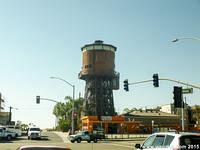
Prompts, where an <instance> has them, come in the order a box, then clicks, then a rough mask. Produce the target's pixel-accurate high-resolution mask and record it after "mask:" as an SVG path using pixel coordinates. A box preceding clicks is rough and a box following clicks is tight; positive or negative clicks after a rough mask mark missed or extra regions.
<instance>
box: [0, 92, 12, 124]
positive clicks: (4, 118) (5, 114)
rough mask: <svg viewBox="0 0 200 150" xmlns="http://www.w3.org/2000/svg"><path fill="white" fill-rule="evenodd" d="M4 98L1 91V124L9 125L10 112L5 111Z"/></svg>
mask: <svg viewBox="0 0 200 150" xmlns="http://www.w3.org/2000/svg"><path fill="white" fill-rule="evenodd" d="M4 102H5V101H4V99H3V98H2V94H1V93H0V125H7V124H8V121H9V114H10V113H9V112H3V110H4Z"/></svg>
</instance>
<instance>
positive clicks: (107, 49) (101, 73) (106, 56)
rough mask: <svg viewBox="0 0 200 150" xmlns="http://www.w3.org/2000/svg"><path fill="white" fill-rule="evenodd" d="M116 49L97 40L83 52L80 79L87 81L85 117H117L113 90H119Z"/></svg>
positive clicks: (85, 47) (83, 49) (83, 48)
mask: <svg viewBox="0 0 200 150" xmlns="http://www.w3.org/2000/svg"><path fill="white" fill-rule="evenodd" d="M116 49H117V48H116V47H115V46H113V45H110V44H104V43H103V41H100V40H97V41H95V42H94V43H93V44H87V45H85V46H83V47H82V48H81V50H82V68H81V71H80V73H79V79H82V80H85V81H86V86H85V96H84V99H85V101H84V110H83V115H85V116H113V115H116V112H115V108H114V102H113V90H117V89H119V73H117V72H116V71H115V52H116Z"/></svg>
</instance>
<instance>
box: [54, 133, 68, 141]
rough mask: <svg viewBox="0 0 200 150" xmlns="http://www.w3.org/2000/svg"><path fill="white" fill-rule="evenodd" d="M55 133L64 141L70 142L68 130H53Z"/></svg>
mask: <svg viewBox="0 0 200 150" xmlns="http://www.w3.org/2000/svg"><path fill="white" fill-rule="evenodd" d="M54 133H55V134H57V135H58V136H59V137H61V138H62V140H63V142H64V143H70V141H69V140H68V138H67V137H68V135H69V133H68V132H59V131H54Z"/></svg>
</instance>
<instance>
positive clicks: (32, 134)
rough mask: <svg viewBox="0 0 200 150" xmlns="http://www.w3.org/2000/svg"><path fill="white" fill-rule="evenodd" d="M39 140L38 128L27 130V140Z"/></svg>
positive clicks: (39, 132)
mask: <svg viewBox="0 0 200 150" xmlns="http://www.w3.org/2000/svg"><path fill="white" fill-rule="evenodd" d="M40 138H41V130H40V128H38V127H30V128H29V129H28V140H29V139H30V140H31V139H40Z"/></svg>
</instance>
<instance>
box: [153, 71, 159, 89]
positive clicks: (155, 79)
mask: <svg viewBox="0 0 200 150" xmlns="http://www.w3.org/2000/svg"><path fill="white" fill-rule="evenodd" d="M153 86H154V87H159V78H158V74H153Z"/></svg>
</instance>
